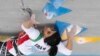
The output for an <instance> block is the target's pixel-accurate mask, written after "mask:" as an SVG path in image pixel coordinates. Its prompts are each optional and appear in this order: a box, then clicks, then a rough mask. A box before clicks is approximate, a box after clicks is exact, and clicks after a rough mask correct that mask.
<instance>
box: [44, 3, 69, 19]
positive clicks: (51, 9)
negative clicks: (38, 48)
mask: <svg viewBox="0 0 100 56" xmlns="http://www.w3.org/2000/svg"><path fill="white" fill-rule="evenodd" d="M43 12H44V14H46V17H47V19H48V18H49V19H51V18H53V17H57V16H61V15H64V14H66V13H69V12H71V10H70V9H68V8H64V7H59V8H56V7H55V6H54V5H53V4H51V3H47V4H46V5H45V7H44V8H43Z"/></svg>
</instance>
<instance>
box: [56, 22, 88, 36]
mask: <svg viewBox="0 0 100 56" xmlns="http://www.w3.org/2000/svg"><path fill="white" fill-rule="evenodd" d="M70 25H72V24H70V23H65V22H61V21H56V23H55V27H56V29H57V31H58V32H59V34H60V36H61V35H62V33H63V32H64V30H66V29H67V28H68V27H69V26H70ZM80 28H82V29H81V31H80V32H79V33H78V34H80V33H82V32H84V31H86V30H87V28H85V27H80Z"/></svg>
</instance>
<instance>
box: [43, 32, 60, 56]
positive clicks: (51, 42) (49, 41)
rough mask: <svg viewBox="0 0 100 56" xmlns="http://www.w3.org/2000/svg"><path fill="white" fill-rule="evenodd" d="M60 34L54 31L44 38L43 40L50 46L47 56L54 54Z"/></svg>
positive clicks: (53, 55)
mask: <svg viewBox="0 0 100 56" xmlns="http://www.w3.org/2000/svg"><path fill="white" fill-rule="evenodd" d="M60 41H61V38H60V35H59V34H58V33H57V32H56V33H54V34H53V35H52V36H50V37H47V38H45V40H44V42H45V43H47V44H48V45H50V46H51V48H50V49H49V56H55V55H56V54H57V51H58V47H57V45H58V44H59V43H60Z"/></svg>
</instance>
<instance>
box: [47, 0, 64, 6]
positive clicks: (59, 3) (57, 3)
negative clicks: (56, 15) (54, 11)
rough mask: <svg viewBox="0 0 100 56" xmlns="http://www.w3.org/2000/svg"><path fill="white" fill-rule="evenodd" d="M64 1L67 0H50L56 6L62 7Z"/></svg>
mask: <svg viewBox="0 0 100 56" xmlns="http://www.w3.org/2000/svg"><path fill="white" fill-rule="evenodd" d="M64 1H65V0H49V2H50V3H51V4H53V5H54V6H55V7H56V8H59V7H61V6H62V4H63V2H64Z"/></svg>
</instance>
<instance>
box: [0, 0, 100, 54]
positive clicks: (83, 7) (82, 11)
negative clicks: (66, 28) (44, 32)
mask: <svg viewBox="0 0 100 56" xmlns="http://www.w3.org/2000/svg"><path fill="white" fill-rule="evenodd" d="M23 1H24V6H25V7H29V8H31V9H32V10H33V11H34V13H35V14H36V19H37V20H38V21H39V22H40V23H41V24H45V23H53V22H55V20H61V21H64V22H69V23H72V24H78V25H81V26H86V27H87V28H88V30H87V31H86V32H84V33H83V34H81V35H80V36H100V31H99V30H100V0H65V2H64V3H63V6H64V7H66V8H69V9H71V10H72V12H70V13H68V14H64V15H62V16H59V17H55V18H53V19H52V20H48V19H46V18H45V15H44V14H43V12H42V9H43V7H44V5H45V4H46V3H47V1H48V0H23ZM22 8H23V6H22V4H21V0H0V33H17V32H19V31H21V27H20V25H21V23H22V22H23V21H25V20H27V19H29V15H28V13H27V12H24V11H23V10H22ZM41 20H42V21H41ZM36 55H37V54H36ZM72 55H76V56H77V55H79V56H80V55H87V56H88V55H94V56H95V55H100V42H97V43H91V44H89V43H87V44H83V45H78V44H77V43H75V42H74V49H73V53H72Z"/></svg>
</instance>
